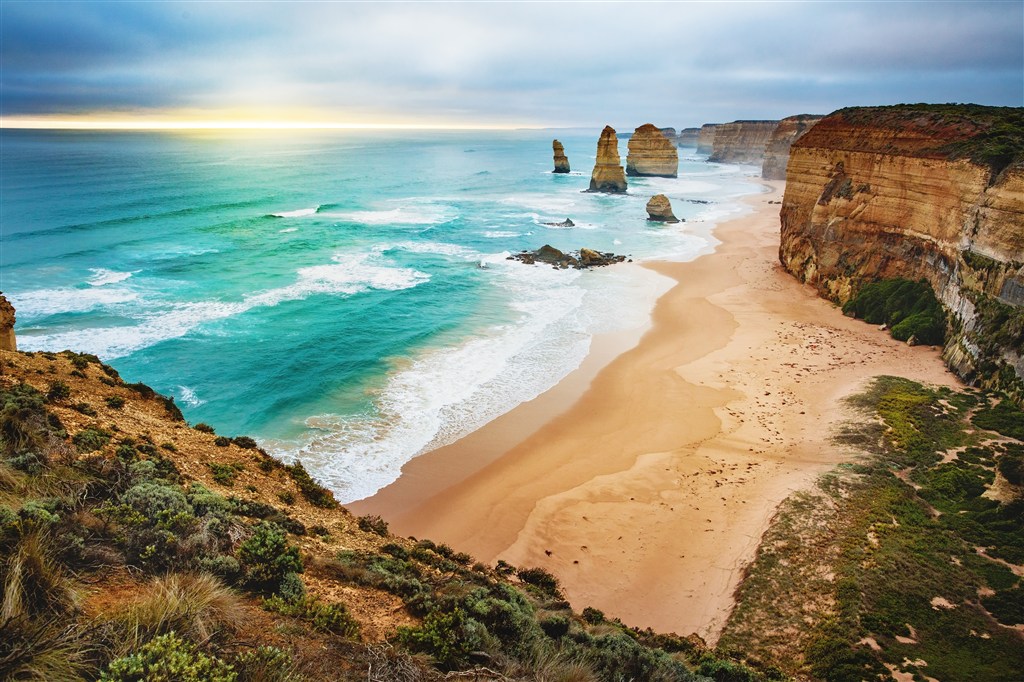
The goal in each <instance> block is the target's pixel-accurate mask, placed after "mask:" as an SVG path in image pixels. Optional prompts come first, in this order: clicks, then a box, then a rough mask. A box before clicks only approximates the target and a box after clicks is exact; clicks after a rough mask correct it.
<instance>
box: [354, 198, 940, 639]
mask: <svg viewBox="0 0 1024 682" xmlns="http://www.w3.org/2000/svg"><path fill="white" fill-rule="evenodd" d="M766 184H768V185H769V187H770V189H771V193H768V194H761V195H757V196H755V197H752V198H750V199H748V202H749V203H750V205H751V206H752V207H753V209H754V212H753V213H752V214H750V215H747V216H744V217H742V218H739V219H736V220H733V221H731V222H729V223H726V224H723V225H722V226H720V227H719V228H718V229H717V230H716V231H715V236H716V237H717V238H718V239H720V240H721V241H722V244H721V246H719V247H718V249H717V250H716V252H715V253H714V254H711V255H708V256H704V257H702V258H699V259H697V260H696V261H693V262H689V263H653V264H650V265H648V266H647V267H650V268H651V269H653V270H655V271H657V272H659V273H661V274H663V275H666V276H668V277H671V278H673V279H674V280H676V281H677V282H678V284H677V285H676V286H675V287H673V288H672V289H671V290H670V291H669V292H668V293H666V294H665V295H664V296H663V297H662V298H660V299H659V300H658V302H657V304H656V306H655V309H654V312H653V315H652V324H651V327H650V329H649V330H648V331H647V333H646V334H645V335H644V336H643V338H642V339H641V340H640V342H639V344H638V345H637V346H636V347H635V348H632V350H629V351H628V352H625V353H623V354H621V355H619V356H618V357H615V358H614V359H612V360H611V361H610V362H609V363H608V364H607V365H606V366H604V367H603V368H600V364H602V363H601V362H598V363H597V365H595V364H594V361H592V362H591V363H590V364H589V365H587V364H585V365H584V367H582V368H581V370H580V371H579V372H577V373H575V374H574V375H570V377H569V378H568V379H567V380H566V381H565V382H563V383H562V384H560V385H559V386H557V387H555V388H554V389H552V391H549V392H548V394H545V395H543V396H541V397H539V398H538V399H536V400H534V401H531V402H530V403H526V404H524V405H522V406H520V407H518V408H516V409H515V410H513V411H512V412H510V413H509V414H507V415H505V416H504V417H502V418H500V419H498V420H495V421H494V422H491V423H490V424H488V425H487V426H485V427H483V428H482V429H480V430H478V431H477V432H475V433H473V434H471V435H470V436H467V437H466V438H464V439H462V440H460V441H459V442H457V443H454V444H452V445H450V446H448V447H445V448H440V449H438V450H435V451H433V452H430V453H427V454H425V455H423V456H421V457H419V458H417V459H415V460H413V461H412V462H410V463H409V464H408V465H406V467H405V468H404V469H403V475H402V477H401V478H400V479H399V480H398V481H396V482H395V483H394V484H392V485H391V486H389V487H387V488H385V489H384V490H382V491H381V492H379V493H378V494H377V495H375V496H374V497H372V498H369V499H368V500H364V501H361V502H358V503H354V504H352V505H349V506H350V508H351V509H352V510H353V511H354V512H356V513H360V514H364V513H376V514H381V515H382V516H384V518H385V519H387V520H388V521H389V522H390V523H391V528H392V530H393V531H395V532H397V533H400V534H403V535H414V536H416V537H423V538H431V539H433V540H435V541H438V542H447V543H449V544H450V545H452V546H453V547H455V548H456V549H458V550H460V551H466V552H469V553H471V554H473V555H474V556H476V557H477V559H479V560H481V561H485V562H494V561H495V560H497V559H498V558H502V559H505V560H506V561H508V562H510V563H512V564H514V565H517V566H541V567H544V568H546V569H548V570H550V571H551V572H553V573H554V574H555V575H557V576H558V578H559V579H560V580H561V581H562V584H563V586H564V588H565V592H566V594H567V596H568V598H569V600H570V601H571V602H572V604H573V606H574V607H575V608H577V609H581V608H583V607H584V606H594V607H597V608H599V609H602V610H603V611H605V612H607V613H609V614H611V615H615V616H618V617H620V618H621V619H622V620H623V621H624V622H625V623H627V624H628V625H634V626H639V627H652V628H654V629H655V630H658V631H664V632H676V633H679V634H689V633H691V632H696V633H698V634H700V635H701V636H703V637H704V638H705V639H707V640H709V641H710V642H712V643H713V642H715V641H717V638H718V635H719V633H720V631H721V628H722V626H723V624H724V623H725V620H726V618H727V617H728V615H729V612H730V610H731V608H732V605H733V599H732V595H733V591H734V590H735V588H736V586H737V584H738V582H739V579H740V577H741V573H742V569H743V567H744V566H745V565H746V564H747V563H748V562H749V561H750V560H751V559H752V558H753V556H754V553H755V551H756V549H757V545H758V543H759V540H760V537H761V535H762V533H763V532H764V530H765V528H766V527H767V525H768V523H769V521H770V520H771V518H772V516H773V514H774V512H775V509H776V508H777V507H778V505H779V503H780V502H781V501H782V500H783V499H785V497H786V496H787V495H789V494H790V493H791V492H793V491H794V490H797V489H800V488H803V487H806V486H808V485H809V484H810V483H811V482H812V481H813V480H814V479H815V478H816V477H817V476H818V475H819V474H821V473H822V472H824V471H826V470H827V469H829V468H830V467H832V466H833V465H835V464H836V463H838V462H841V461H843V459H844V457H848V456H849V455H848V454H846V453H844V452H843V450H842V449H841V448H839V447H837V446H835V445H833V444H832V443H831V442H830V433H831V432H832V429H833V427H834V425H835V424H836V423H837V422H838V421H840V420H842V419H843V418H844V414H845V408H844V407H843V405H842V403H841V402H840V399H841V398H842V397H843V396H845V395H849V394H850V393H852V392H855V391H856V390H857V389H858V388H859V387H861V386H863V385H864V382H865V381H866V380H867V379H868V378H869V377H872V376H876V375H880V374H895V375H900V376H905V377H909V378H912V379H915V380H919V381H925V382H931V383H937V384H945V385H955V384H956V380H955V379H954V377H953V376H952V375H950V374H949V373H948V372H947V371H946V370H945V368H944V366H943V365H942V363H941V360H940V359H939V355H938V352H937V351H936V350H934V349H930V348H924V347H917V348H910V347H908V346H906V345H905V344H902V343H899V342H897V341H894V340H893V339H891V338H890V337H889V336H888V334H887V333H885V332H882V331H879V330H878V329H877V328H876V327H874V326H872V325H868V324H865V323H863V322H859V321H856V320H851V319H848V318H846V317H844V316H843V315H842V313H841V312H840V311H839V310H838V309H837V308H836V307H835V306H833V305H832V304H830V303H828V302H827V301H824V300H822V299H820V298H818V297H817V296H816V295H815V292H814V291H813V290H811V289H810V288H808V287H805V286H803V285H801V284H799V283H797V282H796V281H795V280H794V279H793V278H792V277H790V276H789V275H787V274H786V273H785V272H784V271H783V270H782V269H781V267H780V266H779V264H778V258H777V251H778V234H779V221H778V211H779V206H778V204H776V203H768V202H769V201H777V200H778V199H780V198H781V188H782V187H783V183H766ZM597 355H598V356H600V353H598V354H597ZM605 360H607V358H605Z"/></svg>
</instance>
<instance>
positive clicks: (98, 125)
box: [0, 116, 561, 131]
mask: <svg viewBox="0 0 1024 682" xmlns="http://www.w3.org/2000/svg"><path fill="white" fill-rule="evenodd" d="M550 127H551V126H537V125H502V124H444V123H349V122H333V121H310V122H304V121H287V120H283V121H261V120H223V119H210V120H195V121H190V120H174V119H156V120H150V121H126V120H117V119H98V120H81V119H73V118H70V119H60V118H55V119H50V118H14V117H2V116H0V129H3V130H140V131H144V130H545V129H547V128H550ZM559 127H561V126H559Z"/></svg>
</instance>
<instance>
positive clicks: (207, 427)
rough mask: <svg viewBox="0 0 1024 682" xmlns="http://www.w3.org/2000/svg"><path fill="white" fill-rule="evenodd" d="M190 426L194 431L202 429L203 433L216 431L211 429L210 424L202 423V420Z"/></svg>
mask: <svg viewBox="0 0 1024 682" xmlns="http://www.w3.org/2000/svg"><path fill="white" fill-rule="evenodd" d="M192 428H193V429H195V430H196V431H202V432H203V433H216V432H215V431H214V430H213V427H212V426H210V425H209V424H204V423H203V422H199V423H198V424H196V425H195V426H193V427H192Z"/></svg>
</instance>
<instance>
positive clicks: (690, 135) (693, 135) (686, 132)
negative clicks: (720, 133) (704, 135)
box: [676, 128, 700, 147]
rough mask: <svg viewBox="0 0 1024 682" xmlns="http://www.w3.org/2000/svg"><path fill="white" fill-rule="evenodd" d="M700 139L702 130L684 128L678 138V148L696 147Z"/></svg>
mask: <svg viewBox="0 0 1024 682" xmlns="http://www.w3.org/2000/svg"><path fill="white" fill-rule="evenodd" d="M699 137H700V128H683V129H682V130H680V131H679V135H678V136H677V137H676V146H677V147H696V146H697V139H698V138H699Z"/></svg>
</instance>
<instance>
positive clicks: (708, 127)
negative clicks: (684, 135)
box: [697, 123, 722, 154]
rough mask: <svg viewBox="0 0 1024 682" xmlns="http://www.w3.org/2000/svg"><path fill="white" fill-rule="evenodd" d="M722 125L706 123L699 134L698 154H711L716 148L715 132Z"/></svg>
mask: <svg viewBox="0 0 1024 682" xmlns="http://www.w3.org/2000/svg"><path fill="white" fill-rule="evenodd" d="M720 125H722V124H721V123H705V124H704V125H702V126H701V127H700V132H699V133H698V134H697V153H698V154H710V153H711V151H712V150H713V149H714V148H715V131H716V130H718V126H720Z"/></svg>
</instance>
